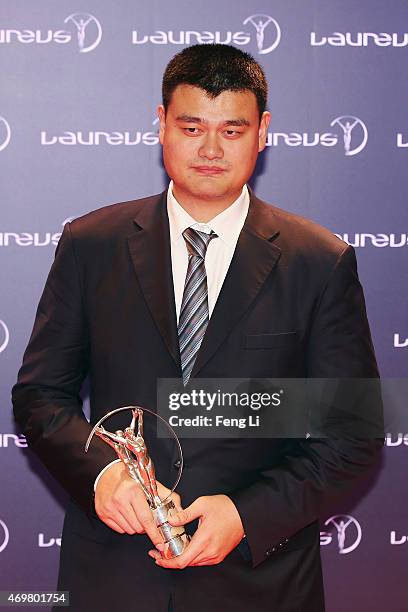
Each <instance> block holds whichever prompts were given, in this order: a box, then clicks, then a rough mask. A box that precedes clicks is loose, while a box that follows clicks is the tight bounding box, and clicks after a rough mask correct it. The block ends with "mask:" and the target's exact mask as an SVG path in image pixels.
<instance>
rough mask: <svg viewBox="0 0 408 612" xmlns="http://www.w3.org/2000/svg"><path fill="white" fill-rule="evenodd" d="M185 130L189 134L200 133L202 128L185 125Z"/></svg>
mask: <svg viewBox="0 0 408 612" xmlns="http://www.w3.org/2000/svg"><path fill="white" fill-rule="evenodd" d="M183 130H184V131H185V132H186V133H187V134H193V135H195V134H199V133H200V130H199V129H198V128H197V127H185V128H183Z"/></svg>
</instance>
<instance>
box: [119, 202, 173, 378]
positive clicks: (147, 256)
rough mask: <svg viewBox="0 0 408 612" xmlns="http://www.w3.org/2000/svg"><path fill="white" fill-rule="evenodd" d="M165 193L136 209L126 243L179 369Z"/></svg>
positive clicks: (147, 299)
mask: <svg viewBox="0 0 408 612" xmlns="http://www.w3.org/2000/svg"><path fill="white" fill-rule="evenodd" d="M166 193H167V192H164V193H163V194H162V195H161V196H158V198H157V199H156V200H153V201H152V202H151V203H150V204H149V205H145V206H143V207H141V208H140V209H139V212H138V214H137V215H136V217H135V219H134V223H135V233H134V234H133V235H132V236H130V237H129V238H128V244H129V251H130V256H131V258H132V262H133V266H134V268H135V271H136V274H137V278H138V280H139V284H140V287H141V290H142V292H143V295H144V298H145V300H146V303H147V306H148V308H149V310H150V313H151V315H152V317H153V319H154V321H155V323H156V325H157V327H158V330H159V332H160V334H161V336H162V338H163V340H164V342H165V344H166V347H167V349H168V351H169V353H170V354H171V356H172V357H173V359H174V361H175V363H176V365H177V366H178V368H179V369H180V354H179V348H178V335H177V320H176V307H175V301H174V289H173V274H172V269H171V250H170V236H169V221H168V216H167V208H166ZM180 375H181V370H180Z"/></svg>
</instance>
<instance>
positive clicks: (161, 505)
mask: <svg viewBox="0 0 408 612" xmlns="http://www.w3.org/2000/svg"><path fill="white" fill-rule="evenodd" d="M123 410H130V411H131V412H132V420H131V423H130V425H129V427H126V429H125V430H123V431H122V430H121V429H119V430H117V431H116V432H115V433H112V432H110V431H107V430H106V429H105V428H104V427H103V425H102V423H103V422H104V421H105V420H106V419H108V418H109V417H110V416H112V415H113V414H116V413H117V412H120V411H123ZM143 412H148V413H150V414H153V415H154V416H155V417H156V418H158V419H160V420H162V421H163V423H164V424H165V425H166V426H167V428H168V429H169V430H170V431H171V433H172V435H173V436H174V438H175V439H176V442H177V446H178V450H179V454H180V459H181V461H180V468H179V474H178V478H177V480H176V483H175V484H174V485H173V487H172V490H171V492H173V491H174V489H175V488H176V486H177V485H178V483H179V481H180V478H181V472H182V468H183V455H182V450H181V445H180V442H179V440H178V438H177V436H176V434H175V432H174V431H173V429H172V428H171V427H170V425H169V424H168V423H167V421H165V420H164V419H163V418H162V417H160V416H159V415H157V414H155V413H154V412H151V411H150V410H147V409H146V408H140V407H139V406H124V407H123V408H117V409H116V410H112V411H111V412H108V413H107V414H105V416H103V417H102V418H101V419H100V420H99V421H98V422H97V423H96V425H94V427H93V429H92V431H91V433H90V434H89V437H88V440H87V442H86V446H85V452H87V451H88V448H89V444H90V442H91V440H92V438H93V436H94V434H96V435H97V436H99V437H100V438H101V439H102V440H103V441H104V442H106V443H107V444H109V446H111V447H112V448H113V449H114V450H115V451H116V454H117V455H118V457H119V459H121V461H122V462H123V463H124V465H125V466H126V469H127V472H128V474H129V476H130V477H131V478H133V480H135V481H136V482H137V483H138V484H139V485H140V486H141V488H142V490H143V493H144V495H145V497H146V499H147V502H148V504H149V506H150V508H151V511H152V514H153V518H154V521H155V524H156V526H157V528H158V530H159V532H160V534H161V536H162V538H163V542H164V550H163V551H162V553H161V555H162V557H163V558H164V559H172V558H174V557H178V556H179V555H181V553H182V552H183V551H184V550H185V548H186V546H187V545H188V543H189V541H190V536H189V535H188V534H187V533H186V532H185V529H184V526H180V527H174V526H173V525H170V523H169V522H168V519H169V517H171V515H172V514H175V513H176V512H177V509H176V507H175V505H174V502H173V500H172V499H171V498H170V495H171V493H170V495H168V496H167V498H166V499H164V500H162V499H160V496H159V494H158V492H157V482H156V476H155V470H154V464H153V461H152V459H151V457H150V456H149V452H148V449H147V445H146V442H145V440H144V438H143ZM136 426H137V429H136Z"/></svg>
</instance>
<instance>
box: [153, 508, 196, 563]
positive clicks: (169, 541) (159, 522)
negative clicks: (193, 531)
mask: <svg viewBox="0 0 408 612" xmlns="http://www.w3.org/2000/svg"><path fill="white" fill-rule="evenodd" d="M152 513H153V516H154V520H155V523H156V526H157V528H158V530H159V531H160V533H161V535H162V538H163V540H164V550H163V552H162V553H161V555H162V557H163V559H174V557H179V556H180V555H181V554H182V553H183V552H184V550H185V549H186V546H187V545H188V543H189V541H190V536H189V535H188V534H187V533H186V531H185V529H184V526H183V525H182V526H180V527H173V525H170V523H169V522H168V518H169V517H170V516H171V515H172V514H176V513H177V510H176V506H175V505H174V503H173V501H172V500H171V499H170V500H169V501H167V502H165V503H163V504H161V505H160V506H158V507H157V508H152Z"/></svg>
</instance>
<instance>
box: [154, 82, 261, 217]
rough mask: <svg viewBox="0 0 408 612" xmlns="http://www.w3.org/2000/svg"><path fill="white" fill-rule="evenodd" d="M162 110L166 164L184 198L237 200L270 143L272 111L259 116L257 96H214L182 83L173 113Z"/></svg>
mask: <svg viewBox="0 0 408 612" xmlns="http://www.w3.org/2000/svg"><path fill="white" fill-rule="evenodd" d="M158 114H159V119H160V142H161V144H162V145H163V159H164V165H165V167H166V170H167V173H168V175H169V176H170V178H172V179H173V182H174V195H175V196H176V198H177V199H178V200H179V202H180V203H181V204H183V202H185V203H188V202H190V203H200V202H203V203H204V202H206V203H209V202H210V201H217V203H218V204H225V206H228V205H229V204H231V203H232V202H233V201H234V200H235V199H236V198H237V197H238V196H239V194H240V192H241V190H242V187H243V185H244V184H245V183H246V182H247V181H248V179H249V178H250V176H251V174H252V172H253V170H254V167H255V162H256V158H257V156H258V153H259V151H262V150H263V149H264V147H265V141H266V134H267V128H268V124H269V120H270V115H269V113H267V112H265V113H264V114H263V115H262V118H261V121H259V112H258V106H257V102H256V97H255V95H254V94H253V93H252V92H251V91H243V92H235V91H224V92H222V93H221V94H220V95H219V96H217V97H216V98H209V97H208V96H207V94H206V93H205V91H204V90H202V89H200V88H199V87H193V86H190V85H179V86H178V87H176V89H175V90H174V92H173V95H172V98H171V101H170V104H169V106H168V108H167V113H166V114H165V112H164V108H163V106H159V108H158Z"/></svg>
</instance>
